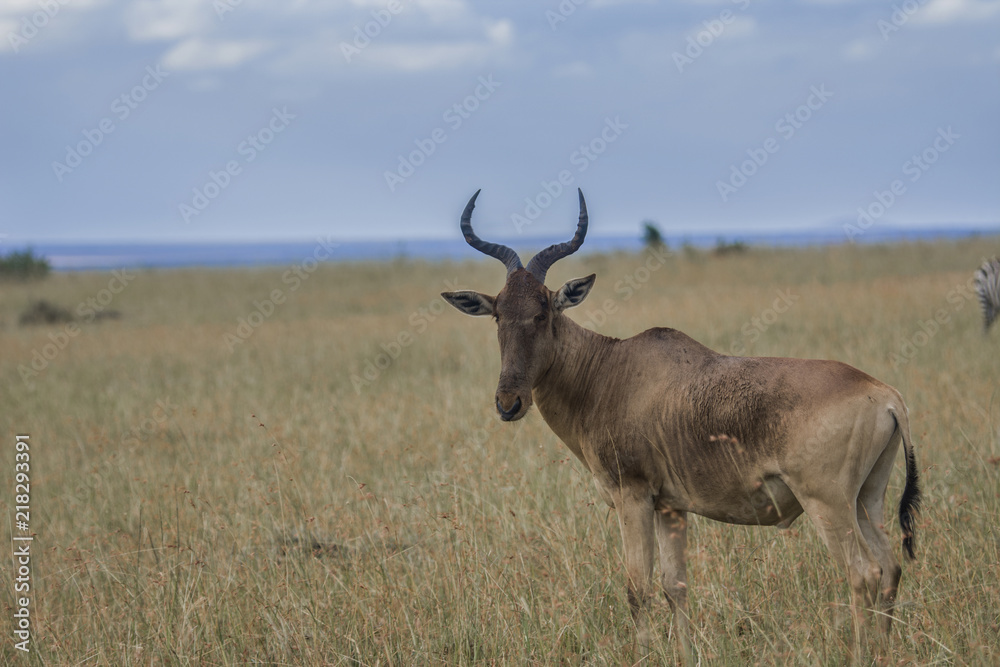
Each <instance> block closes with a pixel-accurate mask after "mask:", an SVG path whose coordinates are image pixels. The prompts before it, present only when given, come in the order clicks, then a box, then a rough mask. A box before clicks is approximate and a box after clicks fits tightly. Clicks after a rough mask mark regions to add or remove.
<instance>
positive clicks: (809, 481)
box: [442, 191, 920, 664]
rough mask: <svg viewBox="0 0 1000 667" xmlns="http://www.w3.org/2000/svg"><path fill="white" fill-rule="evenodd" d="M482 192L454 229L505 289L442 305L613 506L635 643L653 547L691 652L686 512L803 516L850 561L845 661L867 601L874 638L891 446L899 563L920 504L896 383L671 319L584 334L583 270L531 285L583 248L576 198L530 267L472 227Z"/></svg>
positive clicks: (520, 411) (452, 298) (641, 629)
mask: <svg viewBox="0 0 1000 667" xmlns="http://www.w3.org/2000/svg"><path fill="white" fill-rule="evenodd" d="M478 196H479V192H478V191H477V192H476V194H475V195H473V196H472V198H471V199H470V200H469V203H468V204H467V205H466V207H465V211H464V212H463V213H462V218H461V229H462V233H463V234H464V236H465V240H466V241H467V242H468V243H469V245H471V246H472V247H473V248H475V249H476V250H478V251H480V252H482V253H484V254H486V255H489V256H491V257H494V258H496V259H498V260H500V261H501V262H503V264H504V266H505V267H506V268H507V279H506V284H505V285H504V287H503V289H502V290H500V292H499V294H497V295H496V296H489V295H486V294H481V293H479V292H475V291H468V290H463V291H457V292H446V293H443V294H442V297H444V299H445V300H446V301H448V302H449V303H450V304H451V305H453V306H454V307H455V308H457V309H458V310H460V311H462V312H463V313H466V314H468V315H476V316H487V315H488V316H492V317H493V318H494V319H495V320H496V322H497V336H498V339H499V343H500V366H501V368H500V380H499V383H498V384H497V391H496V410H497V412H498V413H499V416H500V419H501V420H503V421H507V422H510V421H516V420H518V419H521V418H523V417H524V416H525V414H526V413H527V412H528V410H529V409H530V408H531V406H532V404H536V405H537V406H538V410H539V412H540V413H541V415H542V417H543V419H544V420H545V422H546V423H547V424H548V425H549V427H550V428H551V429H552V430H553V431H554V432H555V434H556V435H557V436H558V437H559V438H560V439H561V440H562V442H563V443H564V444H565V445H566V447H567V448H569V450H570V451H571V452H572V453H573V454H574V455H576V457H577V458H578V459H579V460H580V461H581V462H582V463H583V465H584V466H586V467H587V469H588V470H589V471H590V472H591V473H592V474H593V477H594V480H595V482H596V485H597V488H598V490H599V493H600V495H601V496H602V498H603V500H604V501H606V502H607V503H608V505H609V506H610V507H611V508H613V509H614V510H615V512H616V514H617V519H618V525H619V528H620V530H621V536H622V541H623V544H624V561H625V570H626V574H627V599H628V603H629V609H630V612H631V616H632V619H633V622H634V624H635V627H636V635H635V639H636V644H638V647H639V648H640V649H642V650H648V649H649V647H650V641H651V633H650V628H649V620H648V610H647V607H648V602H649V598H650V595H651V590H652V578H653V566H654V556H655V555H656V554H657V552H658V554H659V562H660V584H661V587H662V590H663V592H664V594H665V595H666V599H667V601H668V603H669V606H670V607H671V609H672V610H673V614H672V616H673V619H674V627H675V635H676V637H677V638H678V639H679V642H680V649H681V657H682V659H683V660H684V661H685V662H687V663H688V664H693V662H694V660H695V652H694V647H693V646H692V642H691V629H690V621H689V617H688V611H687V597H688V592H687V571H686V566H685V546H686V543H687V526H688V520H687V515H688V514H689V513H693V514H697V515H700V516H704V517H707V518H709V519H714V520H716V521H722V522H726V523H731V524H744V525H762V526H777V527H778V528H780V529H784V528H788V527H789V526H790V525H791V524H792V522H793V521H795V519H796V518H797V517H798V516H799V515H800V514H802V513H805V514H806V515H808V516H809V518H810V519H811V520H812V522H813V523H814V524H815V526H816V530H817V531H818V533H819V535H820V537H821V538H822V540H823V542H824V543H825V544H826V546H827V548H828V549H829V551H830V553H831V554H832V556H833V558H834V559H835V560H836V561H837V562H838V563H839V564H840V566H841V567H843V568H844V569H846V571H847V575H848V581H849V582H850V587H851V599H852V605H851V608H852V620H853V625H854V636H855V645H854V651H855V653H854V654H852V655H855V657H854V659H857V658H856V652H857V650H858V649H859V648H860V647H861V646H862V645H864V641H865V640H864V637H865V632H866V628H865V625H866V621H867V615H866V613H865V610H869V611H870V610H873V609H875V608H876V605H877V607H878V610H879V612H880V613H878V614H877V615H878V618H879V622H880V625H881V629H882V630H883V632H885V633H886V634H887V633H888V631H889V627H890V624H891V622H892V611H893V605H894V601H895V599H896V593H897V590H898V587H899V580H900V576H901V573H902V570H901V568H900V566H899V562H898V561H897V560H896V558H895V557H894V556H893V552H892V548H891V545H890V542H889V538H888V537H887V535H886V532H885V530H884V528H883V525H882V522H883V504H884V502H885V493H886V487H887V485H888V480H889V474H890V472H891V471H892V467H893V463H894V460H895V457H896V453H897V451H898V448H899V444H900V443H902V445H903V448H904V453H905V469H906V485H905V488H904V489H903V493H902V497H901V500H900V503H899V523H900V527H901V529H902V533H903V540H902V542H903V548H904V550H905V551H906V554H907V556H908V557H909V558H910V559H913V558H914V539H915V536H914V521H915V512H916V511H917V510H918V508H919V503H920V490H919V479H918V471H917V464H916V458H915V455H914V448H913V444H912V441H911V440H910V433H909V426H908V417H907V409H906V406H905V404H904V402H903V399H902V397H901V396H900V394H899V392H897V391H896V390H895V389H893V388H892V387H890V386H889V385H886V384H883V383H882V382H879V381H878V380H876V379H875V378H873V377H871V376H869V375H866V374H865V373H863V372H861V371H859V370H857V369H855V368H853V367H851V366H848V365H847V364H844V363H841V362H838V361H823V360H804V359H789V358H772V357H737V356H728V355H724V354H720V353H717V352H714V351H713V350H711V349H709V348H708V347H705V346H704V345H701V344H700V343H698V342H697V341H695V340H694V339H692V338H689V337H688V336H686V335H685V334H683V333H681V332H680V331H676V330H674V329H669V328H654V329H649V330H647V331H645V332H643V333H640V334H638V335H636V336H633V337H631V338H627V339H623V340H622V339H617V338H609V337H607V336H603V335H601V334H599V333H597V332H595V331H591V330H589V329H585V328H583V327H581V326H580V325H578V324H577V323H575V322H574V321H573V320H571V319H570V318H569V317H568V316H567V315H566V314H565V311H566V309H568V308H571V307H573V306H577V305H579V304H580V303H581V302H582V301H583V300H584V299H585V298H586V297H587V294H588V293H589V292H590V290H591V288H592V287H593V285H594V280H595V278H596V276H595V274H591V275H589V276H587V277H585V278H576V279H573V280H570V281H568V282H567V283H566V284H565V285H563V286H562V287H560V288H559V289H558V290H557V291H554V292H553V291H551V290H549V289H548V288H547V287H546V286H545V274H546V272H547V271H548V269H549V267H551V266H552V264H553V263H554V262H556V261H558V260H560V259H562V258H563V257H566V256H568V255H570V254H572V253H574V252H576V251H577V250H578V249H579V248H580V246H581V245H582V244H583V240H584V238H585V236H586V234H587V227H588V215H587V205H586V202H585V201H584V198H583V192H582V191H579V198H580V219H579V223H578V225H577V228H576V233H575V235H574V236H573V239H572V240H571V241H569V242H568V243H559V244H555V245H552V246H550V247H548V248H546V249H544V250H542V251H541V252H539V253H538V254H536V255H535V256H534V257H533V258H532V259H531V261H530V262H529V263H528V266H527V267H524V266H522V264H521V260H520V258H519V257H518V255H517V253H516V252H515V251H514V250H513V249H511V248H509V247H507V246H504V245H500V244H496V243H488V242H485V241H483V240H481V239H480V238H479V237H478V236H476V234H475V233H474V232H473V230H472V211H473V209H474V208H475V204H476V198H477V197H478Z"/></svg>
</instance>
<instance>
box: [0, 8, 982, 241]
mask: <svg viewBox="0 0 1000 667" xmlns="http://www.w3.org/2000/svg"><path fill="white" fill-rule="evenodd" d="M998 36H1000V2H998V1H997V0H926V1H923V2H920V1H919V0H896V1H895V2H885V1H882V2H874V1H871V2H868V1H864V0H857V1H850V0H843V1H840V0H825V1H822V0H813V1H811V2H806V1H801V0H799V1H783V2H779V1H777V0H738V1H732V0H718V1H710V0H703V1H691V2H652V1H650V2H641V1H629V0H618V1H616V0H562V1H561V2H560V1H559V0H542V1H541V2H499V1H497V2H471V1H470V0H350V1H347V0H328V1H326V2H312V1H309V0H293V1H291V2H264V1H258V0H214V2H213V0H197V1H195V0H172V1H159V0H134V1H131V2H118V1H114V0H2V1H0V80H2V82H3V87H2V90H3V101H2V104H0V109H2V111H0V113H2V119H3V122H2V124H0V137H2V141H0V234H5V235H6V236H5V237H4V242H5V244H9V243H15V244H16V243H22V242H28V241H36V242H39V241H49V242H51V241H69V240H94V241H108V240H121V241H132V240H164V241H180V240H231V241H253V240H267V239H288V240H300V239H301V240H308V239H310V238H313V237H315V236H316V235H318V234H324V235H327V234H332V235H334V236H337V237H340V238H343V239H364V238H454V237H456V235H457V233H458V230H457V218H458V215H459V213H460V212H461V210H462V208H463V206H464V204H465V201H466V200H467V199H468V197H469V196H470V195H471V194H472V193H473V192H474V191H475V190H476V189H477V188H483V194H482V195H481V197H480V199H479V207H478V209H477V226H478V228H479V229H480V230H481V233H482V235H483V236H490V237H493V238H518V236H519V235H522V236H524V237H525V238H527V237H530V236H532V235H552V234H556V235H559V234H561V233H562V232H563V231H567V232H568V231H570V230H571V229H572V226H573V222H574V219H575V214H576V211H575V209H576V197H575V189H576V188H577V187H581V188H583V190H584V192H585V194H586V195H587V200H588V204H589V206H590V210H591V219H592V230H593V232H594V233H598V234H606V235H620V234H632V233H636V232H637V230H638V227H639V223H640V221H642V220H643V219H647V218H649V219H653V220H656V221H657V222H659V224H660V225H661V227H663V228H664V230H665V231H667V232H668V234H671V233H674V232H675V231H678V230H703V231H704V230H735V231H744V232H750V231H760V230H774V229H789V230H798V229H803V228H817V227H825V228H836V227H841V226H842V225H843V224H845V223H850V222H852V221H854V222H857V220H858V217H859V210H861V211H868V212H869V213H870V214H871V216H872V217H871V219H870V220H871V221H870V223H868V224H875V225H910V226H919V225H939V224H961V225H965V226H984V227H986V226H990V225H994V226H995V225H996V224H997V223H1000V122H998V120H1000V78H998V72H1000V38H998ZM864 222H867V221H864Z"/></svg>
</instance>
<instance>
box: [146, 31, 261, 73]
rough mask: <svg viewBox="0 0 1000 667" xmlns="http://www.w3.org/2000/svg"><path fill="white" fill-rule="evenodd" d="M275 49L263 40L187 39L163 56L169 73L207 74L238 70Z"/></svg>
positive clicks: (164, 64)
mask: <svg viewBox="0 0 1000 667" xmlns="http://www.w3.org/2000/svg"><path fill="white" fill-rule="evenodd" d="M270 48H271V44H270V43H269V42H265V41H261V40H243V41H236V40H231V41H209V40H205V39H202V38H200V37H192V38H191V39H186V40H184V41H183V42H181V43H180V44H178V45H177V46H175V47H174V48H172V49H170V51H168V52H167V54H166V55H165V56H163V66H164V67H165V68H166V69H167V70H206V69H226V68H229V67H236V66H237V65H241V64H243V63H244V62H246V61H248V60H251V59H253V58H254V57H256V56H257V55H259V54H261V53H263V52H264V51H267V50H268V49H270Z"/></svg>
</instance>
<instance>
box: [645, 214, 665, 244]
mask: <svg viewBox="0 0 1000 667" xmlns="http://www.w3.org/2000/svg"><path fill="white" fill-rule="evenodd" d="M642 243H643V245H645V246H646V247H647V248H666V247H667V242H666V241H665V240H664V239H663V233H662V232H661V231H660V228H659V227H657V226H656V223H655V222H653V221H652V220H644V221H643V222H642Z"/></svg>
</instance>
